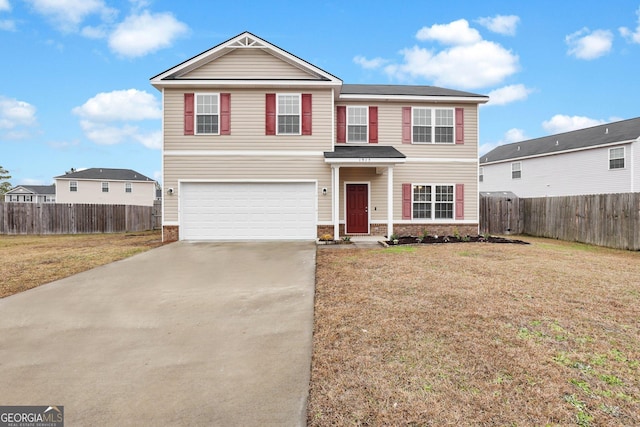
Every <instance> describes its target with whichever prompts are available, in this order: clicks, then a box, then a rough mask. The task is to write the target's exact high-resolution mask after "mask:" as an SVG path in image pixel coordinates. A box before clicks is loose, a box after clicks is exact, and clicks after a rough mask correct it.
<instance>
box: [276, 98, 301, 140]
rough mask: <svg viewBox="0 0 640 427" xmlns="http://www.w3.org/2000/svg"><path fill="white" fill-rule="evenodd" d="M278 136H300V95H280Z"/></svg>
mask: <svg viewBox="0 0 640 427" xmlns="http://www.w3.org/2000/svg"><path fill="white" fill-rule="evenodd" d="M277 115H278V135H300V95H299V94H278V112H277Z"/></svg>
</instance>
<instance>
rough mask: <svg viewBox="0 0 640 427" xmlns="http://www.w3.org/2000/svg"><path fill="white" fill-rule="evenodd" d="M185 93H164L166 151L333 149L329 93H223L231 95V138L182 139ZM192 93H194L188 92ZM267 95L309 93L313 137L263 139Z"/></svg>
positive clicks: (244, 91)
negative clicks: (310, 96)
mask: <svg viewBox="0 0 640 427" xmlns="http://www.w3.org/2000/svg"><path fill="white" fill-rule="evenodd" d="M185 92H186V91H185V90H184V89H166V90H165V91H164V114H165V122H164V134H165V135H164V137H165V138H164V149H165V150H169V151H170V150H311V151H314V150H315V151H329V150H331V148H332V144H331V138H332V126H331V124H332V119H333V111H332V110H333V108H332V105H333V98H332V93H331V90H328V89H323V90H310V89H309V88H306V89H287V90H270V89H224V90H221V91H218V92H225V93H230V94H231V135H184V93H185ZM189 92H194V91H189ZM196 92H197V91H196ZM266 93H300V94H301V93H310V94H311V95H312V135H304V136H302V135H265V94H266Z"/></svg>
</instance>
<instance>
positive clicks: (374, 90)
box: [340, 84, 489, 101]
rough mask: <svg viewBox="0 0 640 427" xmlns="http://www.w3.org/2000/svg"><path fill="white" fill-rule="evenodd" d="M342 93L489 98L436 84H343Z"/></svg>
mask: <svg viewBox="0 0 640 427" xmlns="http://www.w3.org/2000/svg"><path fill="white" fill-rule="evenodd" d="M340 94H342V95H345V94H349V95H405V96H451V97H473V98H480V99H479V100H481V98H486V100H487V101H488V100H489V98H488V97H487V96H486V95H478V94H477V93H471V92H463V91H460V90H453V89H445V88H442V87H436V86H408V85H362V84H343V85H342V89H341V90H340Z"/></svg>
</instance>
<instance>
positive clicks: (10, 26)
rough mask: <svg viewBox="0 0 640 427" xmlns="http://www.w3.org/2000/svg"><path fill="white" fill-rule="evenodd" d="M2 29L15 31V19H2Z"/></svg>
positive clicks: (0, 24)
mask: <svg viewBox="0 0 640 427" xmlns="http://www.w3.org/2000/svg"><path fill="white" fill-rule="evenodd" d="M0 30H4V31H15V30H16V23H15V21H12V20H11V19H4V20H0Z"/></svg>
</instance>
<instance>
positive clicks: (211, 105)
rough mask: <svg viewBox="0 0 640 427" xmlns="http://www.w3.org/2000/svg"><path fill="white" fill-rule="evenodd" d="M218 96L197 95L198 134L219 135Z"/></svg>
mask: <svg viewBox="0 0 640 427" xmlns="http://www.w3.org/2000/svg"><path fill="white" fill-rule="evenodd" d="M218 117H219V114H218V95H217V94H200V95H196V133H203V134H217V133H218Z"/></svg>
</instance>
